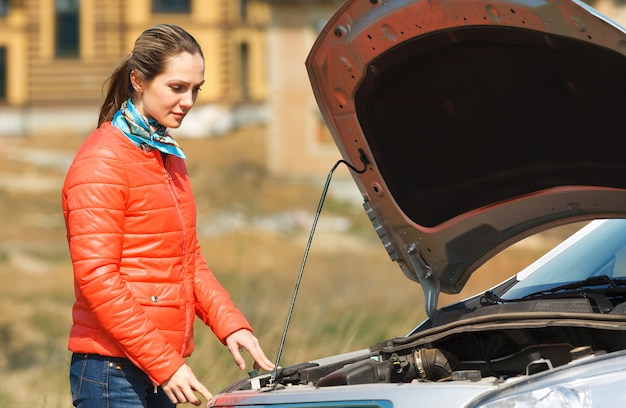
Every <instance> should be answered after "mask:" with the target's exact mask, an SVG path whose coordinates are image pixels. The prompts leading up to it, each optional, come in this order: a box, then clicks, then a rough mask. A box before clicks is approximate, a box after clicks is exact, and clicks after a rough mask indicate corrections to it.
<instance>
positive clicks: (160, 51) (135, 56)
mask: <svg viewBox="0 0 626 408" xmlns="http://www.w3.org/2000/svg"><path fill="white" fill-rule="evenodd" d="M184 52H188V53H190V54H192V55H194V54H200V56H201V57H202V58H204V55H203V54H202V49H201V48H200V45H199V44H198V42H197V41H196V39H195V38H193V36H191V34H189V33H188V32H187V31H185V30H183V29H182V28H180V27H178V26H175V25H172V24H159V25H156V26H153V27H151V28H149V29H147V30H146V31H144V32H143V33H142V34H141V35H140V36H139V37H138V38H137V40H136V41H135V46H134V47H133V51H132V52H131V53H130V54H129V55H127V56H125V57H124V58H123V59H122V61H121V62H120V63H119V64H118V66H117V67H116V68H115V70H114V71H113V73H112V74H111V76H110V77H109V78H108V79H107V80H106V82H105V85H104V86H106V84H107V83H108V84H109V88H108V91H107V94H106V97H105V99H104V103H103V104H102V107H100V115H99V117H98V126H100V125H101V124H102V123H103V122H107V121H110V120H111V119H113V115H114V114H115V112H116V111H117V110H118V109H119V108H120V106H121V105H122V102H124V101H125V100H127V99H128V98H130V97H132V95H133V92H134V89H133V86H132V84H131V83H130V72H131V71H135V73H136V74H137V75H138V76H139V77H140V78H141V79H143V80H144V81H146V82H149V81H151V80H152V79H153V78H154V77H155V76H157V75H159V74H160V73H162V72H163V71H165V64H166V63H167V61H168V60H169V59H171V58H173V57H175V56H177V55H180V54H182V53H184Z"/></svg>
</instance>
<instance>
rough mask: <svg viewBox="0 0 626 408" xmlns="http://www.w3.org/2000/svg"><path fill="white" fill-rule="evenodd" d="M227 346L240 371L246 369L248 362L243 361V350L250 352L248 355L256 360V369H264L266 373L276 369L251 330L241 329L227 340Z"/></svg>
mask: <svg viewBox="0 0 626 408" xmlns="http://www.w3.org/2000/svg"><path fill="white" fill-rule="evenodd" d="M226 346H227V347H228V350H230V353H231V354H232V355H233V359H234V360H235V363H236V364H237V366H238V367H239V369H240V370H243V369H245V368H246V361H245V360H244V359H243V356H242V355H241V352H242V351H243V349H246V350H248V353H250V355H251V356H252V358H253V359H254V369H255V370H257V369H259V368H262V369H264V370H265V371H270V370H273V369H274V363H272V362H271V361H270V360H269V359H268V358H267V356H266V355H265V353H264V352H263V350H262V349H261V345H260V344H259V340H257V338H256V337H254V335H253V334H252V332H250V330H246V329H241V330H238V331H236V332H234V333H233V334H231V335H230V336H228V337H227V338H226Z"/></svg>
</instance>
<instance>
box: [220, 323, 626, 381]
mask: <svg viewBox="0 0 626 408" xmlns="http://www.w3.org/2000/svg"><path fill="white" fill-rule="evenodd" d="M624 349H626V315H624V314H621V313H620V314H603V315H599V314H597V313H591V314H587V313H585V314H583V313H524V314H516V313H513V314H505V315H501V314H496V315H491V316H479V317H473V318H469V319H460V320H457V321H455V322H452V323H449V324H446V325H443V326H438V327H435V328H430V329H426V330H423V331H419V332H417V333H414V334H412V335H409V336H407V337H398V338H393V339H389V340H386V341H383V342H381V343H378V344H375V345H373V346H371V347H370V348H369V349H368V350H366V352H363V353H360V354H358V355H356V356H355V355H347V356H349V357H347V358H337V359H334V360H333V359H331V360H328V359H325V360H319V361H312V362H307V363H303V364H298V365H293V366H289V367H285V368H281V369H279V370H278V371H277V373H276V378H271V376H269V375H264V376H258V377H256V378H251V379H246V380H243V381H240V382H238V383H235V384H233V385H231V387H229V389H228V390H226V391H234V390H244V389H252V388H263V387H275V388H276V387H283V386H289V387H293V386H309V387H310V386H313V387H319V388H323V387H332V386H341V385H355V384H374V383H420V382H448V381H481V380H484V379H486V378H489V379H490V381H493V382H501V381H505V380H507V379H510V378H512V377H519V376H526V375H533V374H536V373H539V372H542V371H546V370H551V369H554V368H557V367H559V366H562V365H564V364H568V363H570V362H572V361H574V360H576V359H579V358H584V357H592V356H594V355H601V354H605V353H610V352H615V351H619V350H624ZM337 357H340V356H337Z"/></svg>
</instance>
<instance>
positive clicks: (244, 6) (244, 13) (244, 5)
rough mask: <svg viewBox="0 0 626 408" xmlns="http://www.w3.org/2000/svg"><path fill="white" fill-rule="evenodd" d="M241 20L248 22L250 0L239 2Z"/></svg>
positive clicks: (240, 0)
mask: <svg viewBox="0 0 626 408" xmlns="http://www.w3.org/2000/svg"><path fill="white" fill-rule="evenodd" d="M239 18H240V19H241V21H243V22H245V21H247V20H248V0H239Z"/></svg>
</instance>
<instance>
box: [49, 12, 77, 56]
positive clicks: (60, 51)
mask: <svg viewBox="0 0 626 408" xmlns="http://www.w3.org/2000/svg"><path fill="white" fill-rule="evenodd" d="M79 4H80V0H55V6H54V11H55V24H56V28H55V50H56V51H55V52H56V56H57V57H59V58H75V57H78V52H79V15H80V7H79Z"/></svg>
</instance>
